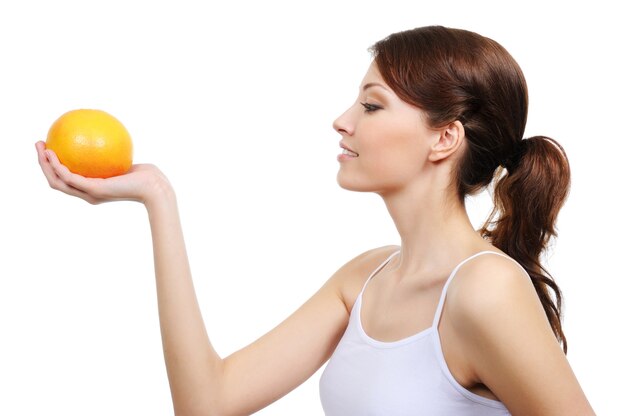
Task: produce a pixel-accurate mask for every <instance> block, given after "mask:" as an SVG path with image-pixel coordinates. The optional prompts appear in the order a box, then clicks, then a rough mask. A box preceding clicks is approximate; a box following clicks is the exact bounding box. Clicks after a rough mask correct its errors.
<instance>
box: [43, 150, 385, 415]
mask: <svg viewBox="0 0 626 416" xmlns="http://www.w3.org/2000/svg"><path fill="white" fill-rule="evenodd" d="M37 150H38V154H39V163H40V165H41V167H42V170H43V172H44V174H45V175H46V178H47V179H48V182H49V183H50V186H51V187H52V188H54V189H57V190H60V191H62V192H65V193H67V194H70V195H73V196H77V197H80V198H82V199H85V200H86V201H88V202H90V203H92V204H97V203H101V202H106V201H113V200H133V201H139V202H142V203H144V204H145V207H146V209H147V211H148V217H149V220H150V227H151V231H152V239H153V249H154V261H155V274H156V285H157V299H158V307H159V320H160V325H161V337H162V342H163V351H164V356H165V362H166V367H167V373H168V378H169V382H170V389H171V392H172V399H173V403H174V409H175V412H176V414H177V415H220V416H225V415H243V414H250V413H253V412H254V411H256V410H259V409H261V408H262V407H264V406H266V405H268V404H270V403H271V402H273V401H274V400H276V399H278V398H280V397H282V396H283V395H284V394H286V393H288V392H289V391H291V390H292V389H293V388H295V387H296V386H298V385H299V384H301V383H302V382H303V381H305V380H306V379H307V378H308V377H310V376H311V375H312V374H313V373H314V372H315V371H316V370H317V369H318V368H319V367H320V366H321V365H322V364H323V363H324V362H325V361H326V360H327V359H328V357H329V356H330V354H331V353H332V351H333V350H334V348H335V346H336V344H337V342H338V341H339V339H340V337H341V334H342V333H343V331H344V330H345V327H346V325H347V322H348V318H349V312H348V309H349V308H347V306H346V302H345V300H344V291H345V288H346V287H347V286H350V287H356V285H355V284H354V283H353V281H354V280H355V279H354V276H355V275H361V274H364V272H365V270H368V269H369V268H371V267H373V265H374V264H376V263H377V262H379V261H382V256H386V255H388V254H389V253H388V252H389V249H388V248H383V249H377V250H372V251H370V252H366V253H364V254H362V255H360V256H358V257H356V258H355V259H353V260H352V261H350V262H348V263H347V264H346V265H344V266H343V267H341V268H340V269H339V270H338V271H337V272H336V273H335V274H334V275H333V276H332V277H331V278H330V279H329V280H328V281H327V283H326V284H325V285H324V286H323V287H322V288H321V289H320V290H319V291H318V292H317V293H316V294H315V295H313V296H312V297H311V298H310V299H309V300H308V301H307V302H306V303H305V304H304V305H302V306H301V307H300V308H299V309H298V310H297V311H296V312H294V313H293V314H292V315H291V316H290V317H289V318H287V319H286V320H285V321H284V322H282V323H281V324H280V325H278V326H277V327H276V328H274V329H273V330H272V331H270V332H269V333H268V334H266V335H264V336H263V337H261V338H260V339H259V340H257V341H256V342H254V343H253V344H251V345H249V346H248V347H246V348H243V349H242V350H240V351H237V352H236V353H234V354H232V355H231V356H229V357H227V358H225V359H222V358H220V357H219V356H218V354H217V353H216V351H215V350H214V349H213V347H212V346H211V343H210V341H209V337H208V336H207V333H206V330H205V326H204V323H203V321H202V316H201V313H200V308H199V306H198V302H197V300H196V295H195V291H194V287H193V283H192V279H191V272H190V268H189V262H188V259H187V253H186V250H185V243H184V239H183V232H182V228H181V224H180V220H179V215H178V209H177V205H176V197H175V194H174V191H173V190H172V188H171V186H170V185H169V182H168V181H167V179H166V178H165V176H164V175H163V174H162V173H161V172H160V171H159V170H158V169H157V168H156V167H154V166H152V165H136V166H134V167H133V168H132V169H131V171H130V173H129V174H126V175H122V176H119V177H114V178H109V179H88V178H83V177H81V176H78V175H74V174H72V173H70V172H69V170H67V168H65V167H64V166H62V165H61V164H60V163H59V161H58V159H57V158H56V156H55V155H54V153H53V152H49V151H46V150H45V147H44V144H43V143H42V142H39V143H38V144H37ZM356 280H358V279H356Z"/></svg>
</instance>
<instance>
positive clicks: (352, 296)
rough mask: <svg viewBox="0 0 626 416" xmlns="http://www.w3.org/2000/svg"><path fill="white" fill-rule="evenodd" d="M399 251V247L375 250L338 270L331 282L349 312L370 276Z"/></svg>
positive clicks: (354, 259)
mask: <svg viewBox="0 0 626 416" xmlns="http://www.w3.org/2000/svg"><path fill="white" fill-rule="evenodd" d="M398 250H400V246H397V245H387V246H382V247H377V248H373V249H371V250H367V251H364V252H362V253H360V254H358V255H357V256H355V257H353V258H352V259H350V260H349V261H348V262H346V263H345V264H344V265H343V266H341V268H339V270H337V272H336V273H335V274H334V275H333V277H332V278H331V280H333V284H334V285H335V286H336V287H337V290H338V291H339V293H340V296H341V298H342V300H343V302H344V304H345V305H346V309H348V311H351V310H352V305H354V302H355V301H356V298H357V296H358V295H359V292H360V291H361V289H362V288H363V285H364V284H365V281H366V280H367V278H368V277H369V275H370V274H371V273H372V272H373V271H374V270H375V269H376V268H377V267H378V266H380V265H381V264H382V263H383V262H384V261H385V260H386V259H387V258H389V256H391V255H392V254H393V253H395V252H396V251H398Z"/></svg>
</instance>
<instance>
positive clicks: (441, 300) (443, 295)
mask: <svg viewBox="0 0 626 416" xmlns="http://www.w3.org/2000/svg"><path fill="white" fill-rule="evenodd" d="M483 254H496V255H498V256H501V257H505V258H507V259H509V260H511V261H512V262H514V263H515V264H517V265H518V266H519V267H520V268H521V269H522V270H524V273H525V274H527V272H526V270H525V269H524V268H523V267H522V266H521V265H520V264H519V263H518V262H517V261H515V260H514V259H513V258H511V257H509V256H507V255H504V254H502V253H498V252H497V251H488V250H487V251H480V252H478V253H476V254H473V255H471V256H469V257H468V258H466V259H465V260H463V261H462V262H460V263H459V264H457V266H456V267H455V268H454V269H453V270H452V273H450V276H449V277H448V280H447V281H446V284H445V285H444V286H443V290H442V291H441V298H439V304H438V305H437V311H436V312H435V318H434V319H433V327H435V328H436V327H437V326H438V325H439V319H440V318H441V311H442V310H443V304H444V302H445V299H446V293H447V292H448V286H449V285H450V282H451V281H452V279H453V278H454V276H455V275H456V273H457V272H458V271H459V269H460V268H461V266H463V265H464V264H465V263H467V262H468V261H470V260H472V259H473V258H475V257H478V256H481V255H483Z"/></svg>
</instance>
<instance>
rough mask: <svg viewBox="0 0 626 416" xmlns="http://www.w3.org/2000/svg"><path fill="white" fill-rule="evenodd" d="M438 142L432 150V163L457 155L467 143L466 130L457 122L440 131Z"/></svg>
mask: <svg viewBox="0 0 626 416" xmlns="http://www.w3.org/2000/svg"><path fill="white" fill-rule="evenodd" d="M438 133H439V136H438V140H437V141H436V142H435V144H434V145H433V146H432V148H431V152H430V155H429V157H428V159H429V160H430V161H431V162H436V161H439V160H443V159H445V158H447V157H450V156H451V155H453V154H455V153H456V152H457V151H458V150H459V149H460V147H461V146H462V145H463V142H464V141H465V128H464V127H463V124H461V122H460V121H458V120H456V121H454V122H452V123H450V124H448V125H447V126H445V127H443V128H442V129H440V130H438Z"/></svg>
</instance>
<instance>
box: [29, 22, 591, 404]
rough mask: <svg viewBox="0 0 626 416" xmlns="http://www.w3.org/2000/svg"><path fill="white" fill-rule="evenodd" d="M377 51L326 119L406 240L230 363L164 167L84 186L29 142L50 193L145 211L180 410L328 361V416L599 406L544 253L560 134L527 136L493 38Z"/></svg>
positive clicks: (273, 393) (401, 38)
mask: <svg viewBox="0 0 626 416" xmlns="http://www.w3.org/2000/svg"><path fill="white" fill-rule="evenodd" d="M372 52H373V55H374V60H373V62H372V64H371V66H370V67H369V70H368V71H367V73H366V74H365V77H364V79H363V81H362V84H361V87H360V90H359V93H358V97H357V100H356V101H355V103H354V104H353V105H352V106H351V107H350V108H348V110H347V111H346V112H345V113H344V114H342V115H341V116H340V117H339V118H338V119H337V120H336V121H335V123H334V128H335V130H336V131H337V132H338V133H339V134H340V135H341V141H340V146H341V147H342V148H343V149H344V150H343V151H342V154H340V155H339V156H338V160H339V163H340V168H339V173H338V175H337V180H338V183H339V185H340V186H341V187H343V188H345V189H349V190H353V191H361V192H375V193H377V194H378V195H380V196H381V197H382V198H383V200H384V202H385V204H386V206H387V208H388V210H389V213H390V215H391V217H392V219H393V221H394V222H395V224H396V227H397V229H398V232H399V233H400V236H401V246H399V247H397V246H385V247H380V248H376V249H373V250H370V251H367V252H365V253H363V254H361V255H359V256H357V257H356V258H354V259H352V260H350V261H348V262H347V263H346V264H345V265H344V266H343V267H341V268H340V269H339V270H338V271H337V272H336V273H335V274H334V275H333V276H332V277H331V278H330V279H329V280H328V281H327V282H326V284H324V286H322V288H321V289H320V290H319V291H318V292H317V293H315V294H314V295H313V296H312V297H311V298H310V299H309V300H308V301H307V302H306V303H305V304H304V305H302V306H301V307H300V308H299V309H298V310H297V311H296V312H294V313H293V314H292V315H291V316H290V317H289V318H287V319H286V320H285V321H284V322H282V323H281V324H280V325H278V326H277V327H276V328H275V329H273V330H272V331H270V332H269V333H267V334H266V335H264V336H263V337H261V338H260V339H258V340H257V341H255V342H254V343H252V344H250V345H249V346H248V347H246V348H243V349H242V350H240V351H237V352H235V353H234V354H232V355H230V356H228V357H226V358H221V357H219V356H218V355H217V353H216V352H215V350H214V349H213V348H212V346H211V343H210V341H209V338H208V336H207V333H206V331H205V327H204V324H203V321H202V317H201V315H200V310H199V307H198V303H197V300H196V296H195V293H194V288H193V284H192V279H191V272H190V270H189V264H188V261H187V254H186V252H185V244H184V241H183V234H182V230H181V226H180V221H179V216H178V211H177V207H176V198H175V194H174V190H173V189H172V187H171V186H170V184H169V182H168V181H167V179H166V177H165V176H164V175H163V174H162V173H161V172H160V171H159V170H158V169H157V168H156V167H155V166H153V165H135V166H134V167H133V168H132V169H131V171H130V172H129V173H128V174H126V175H123V176H118V177H114V178H110V179H106V180H93V179H87V178H83V177H80V176H78V175H75V174H72V173H70V172H69V171H68V169H67V168H65V167H64V166H62V165H61V164H60V163H59V161H58V159H57V158H56V156H55V154H54V153H53V152H51V151H50V150H46V149H45V145H44V143H42V142H39V143H37V151H38V155H39V163H40V164H41V167H42V170H43V172H44V174H45V176H46V178H47V179H48V181H49V183H50V186H51V187H52V188H54V189H58V190H60V191H63V192H65V193H67V194H70V195H74V196H77V197H80V198H82V199H84V200H86V201H88V202H90V203H92V204H97V203H101V202H106V201H113V200H135V201H139V202H141V203H143V204H144V205H145V206H146V208H147V211H148V216H149V219H150V225H151V230H152V237H153V246H154V256H155V270H156V284H157V293H158V307H159V318H160V323H161V334H162V339H163V350H164V355H165V361H166V365H167V372H168V378H169V382H170V387H171V392H172V398H173V402H174V408H175V411H176V414H180V415H241V414H250V413H253V412H254V411H256V410H258V409H260V408H262V407H264V406H266V405H268V404H270V403H272V402H273V401H275V400H277V399H278V398H280V397H281V396H283V395H284V394H286V393H287V392H289V391H290V390H292V389H293V388H295V387H296V386H298V385H299V384H301V383H302V382H303V381H305V380H306V379H307V378H308V377H309V376H311V375H312V374H313V373H314V372H315V371H316V370H317V369H318V368H320V367H321V366H322V365H323V364H324V363H325V362H326V361H328V360H329V358H330V361H329V363H328V365H327V367H326V369H325V371H324V374H323V375H322V379H321V382H320V393H321V398H322V405H323V408H324V411H325V412H326V414H327V415H338V416H350V415H384V416H394V415H508V414H515V415H526V416H528V415H592V414H593V410H592V409H591V406H590V405H589V403H588V401H587V399H586V398H585V395H584V393H583V391H582V390H581V387H580V385H579V383H578V382H577V380H576V377H575V376H574V374H573V372H572V370H571V368H570V366H569V364H568V362H567V359H566V357H565V354H564V352H566V350H567V343H566V339H565V336H564V334H563V331H562V329H561V322H560V300H561V296H560V291H559V289H558V286H557V285H556V284H555V283H554V281H553V280H552V278H551V277H550V275H549V274H548V273H547V272H546V271H545V269H544V268H543V267H542V265H541V263H540V255H541V253H542V251H543V250H544V248H545V247H546V244H547V242H548V240H549V239H550V238H551V237H552V236H554V235H555V228H554V226H555V220H556V217H557V213H558V211H559V209H560V208H561V206H562V204H563V202H564V201H565V198H566V196H567V193H568V189H569V165H568V162H567V158H566V156H565V153H564V152H563V149H562V148H561V146H559V145H558V144H557V142H556V141H554V140H552V139H550V138H547V137H542V136H537V137H530V138H523V135H524V128H525V124H526V115H527V101H528V99H527V89H526V84H525V81H524V77H523V74H522V71H521V70H520V68H519V67H518V65H517V63H516V62H515V61H514V60H513V58H512V57H511V56H510V55H509V54H508V53H507V51H506V50H505V49H504V48H502V47H501V46H500V45H499V44H498V43H496V42H494V41H493V40H491V39H488V38H485V37H482V36H480V35H478V34H476V33H472V32H469V31H464V30H458V29H449V28H444V27H425V28H418V29H414V30H409V31H405V32H400V33H396V34H393V35H391V36H389V37H388V38H386V39H383V40H381V41H380V42H378V43H376V44H375V45H374V46H373V47H372ZM494 181H495V183H494V200H495V208H494V211H493V214H492V216H491V218H490V220H489V221H488V222H487V223H486V224H485V225H484V227H483V228H482V229H480V230H479V231H476V230H474V229H473V227H472V225H471V223H470V220H469V218H468V215H467V213H466V210H465V206H464V199H465V196H466V195H469V194H473V193H476V192H478V191H480V190H482V189H484V188H485V187H486V186H488V185H490V184H491V183H492V182H494ZM561 344H562V347H561Z"/></svg>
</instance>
